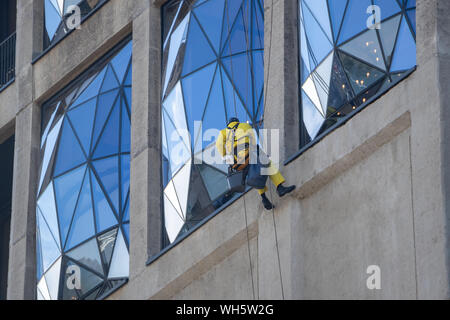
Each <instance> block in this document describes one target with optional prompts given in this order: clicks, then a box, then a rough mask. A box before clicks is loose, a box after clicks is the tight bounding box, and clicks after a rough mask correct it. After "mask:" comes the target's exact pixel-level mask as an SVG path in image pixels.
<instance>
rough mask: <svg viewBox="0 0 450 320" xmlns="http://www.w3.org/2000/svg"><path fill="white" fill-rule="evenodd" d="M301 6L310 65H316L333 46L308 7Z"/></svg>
mask: <svg viewBox="0 0 450 320" xmlns="http://www.w3.org/2000/svg"><path fill="white" fill-rule="evenodd" d="M302 8H303V10H302V13H303V22H304V26H305V34H306V38H307V41H308V42H307V43H308V44H309V47H308V48H309V55H310V56H311V59H310V60H311V62H312V65H314V66H316V65H318V64H320V63H321V62H322V60H323V59H325V57H326V56H327V55H328V54H329V53H330V51H331V50H332V49H333V46H332V44H331V42H330V40H329V39H328V37H327V36H326V35H325V33H324V31H323V30H322V28H321V27H320V25H319V24H318V23H317V21H316V20H315V19H314V17H313V15H312V13H311V12H310V11H309V9H308V8H307V7H306V6H305V5H303V6H302Z"/></svg>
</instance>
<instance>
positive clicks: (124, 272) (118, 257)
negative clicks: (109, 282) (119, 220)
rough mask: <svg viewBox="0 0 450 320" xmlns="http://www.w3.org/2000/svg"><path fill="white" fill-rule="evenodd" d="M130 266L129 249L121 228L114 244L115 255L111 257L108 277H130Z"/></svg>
mask: <svg viewBox="0 0 450 320" xmlns="http://www.w3.org/2000/svg"><path fill="white" fill-rule="evenodd" d="M129 266H130V262H129V254H128V249H127V246H126V244H125V241H124V239H123V235H122V231H120V230H119V235H118V236H117V240H116V244H115V246H114V253H113V257H112V259H111V266H110V268H109V274H108V279H114V278H126V277H128V275H129Z"/></svg>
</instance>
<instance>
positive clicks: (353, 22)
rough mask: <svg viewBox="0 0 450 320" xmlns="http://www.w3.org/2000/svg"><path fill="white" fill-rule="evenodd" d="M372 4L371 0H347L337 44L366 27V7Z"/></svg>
mask: <svg viewBox="0 0 450 320" xmlns="http://www.w3.org/2000/svg"><path fill="white" fill-rule="evenodd" d="M371 5H372V1H371V0H349V4H348V8H347V11H346V12H345V17H344V22H343V23H342V27H341V28H342V29H341V33H340V34H339V41H338V44H341V43H343V42H345V41H347V40H348V39H350V38H351V37H354V36H356V35H357V34H358V33H360V32H362V31H363V30H366V29H367V18H368V17H369V16H368V15H367V8H368V7H369V6H371Z"/></svg>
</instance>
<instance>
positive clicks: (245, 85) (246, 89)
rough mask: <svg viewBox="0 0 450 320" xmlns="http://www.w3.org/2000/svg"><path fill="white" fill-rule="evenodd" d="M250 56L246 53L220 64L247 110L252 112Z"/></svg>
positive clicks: (225, 59) (223, 60) (224, 60)
mask: <svg viewBox="0 0 450 320" xmlns="http://www.w3.org/2000/svg"><path fill="white" fill-rule="evenodd" d="M249 60H250V56H249V55H248V54H246V53H243V54H239V55H235V56H233V57H229V58H224V59H222V62H223V64H224V66H225V69H226V71H227V72H228V76H229V78H230V79H231V80H232V81H233V84H234V86H235V88H236V89H237V91H238V92H239V94H240V96H241V97H242V99H243V100H244V103H245V106H246V107H247V110H249V111H250V110H251V111H253V106H254V104H253V99H252V90H253V86H252V70H251V68H250V66H251V64H250V61H249Z"/></svg>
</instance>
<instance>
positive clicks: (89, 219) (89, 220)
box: [65, 174, 95, 251]
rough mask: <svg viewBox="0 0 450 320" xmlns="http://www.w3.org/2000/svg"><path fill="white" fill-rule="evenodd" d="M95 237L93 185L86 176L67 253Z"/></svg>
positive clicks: (68, 240) (74, 217) (70, 233)
mask: <svg viewBox="0 0 450 320" xmlns="http://www.w3.org/2000/svg"><path fill="white" fill-rule="evenodd" d="M94 235H95V227H94V212H93V210H92V194H91V183H90V181H89V175H88V174H86V176H85V178H84V183H83V188H82V189H81V192H80V197H79V199H78V203H77V207H76V209H75V214H74V216H73V221H72V225H71V227H70V232H69V237H68V238H67V243H66V246H65V251H68V250H70V249H72V248H73V247H75V246H77V245H78V244H80V243H81V242H83V241H85V240H87V239H89V238H90V237H93V236H94Z"/></svg>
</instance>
